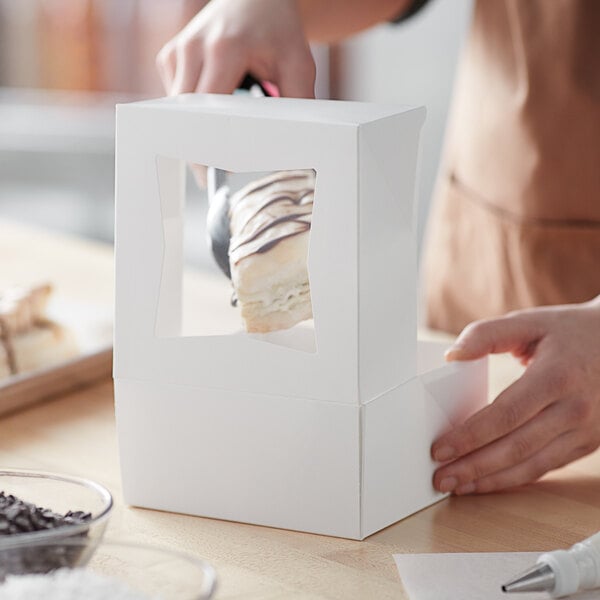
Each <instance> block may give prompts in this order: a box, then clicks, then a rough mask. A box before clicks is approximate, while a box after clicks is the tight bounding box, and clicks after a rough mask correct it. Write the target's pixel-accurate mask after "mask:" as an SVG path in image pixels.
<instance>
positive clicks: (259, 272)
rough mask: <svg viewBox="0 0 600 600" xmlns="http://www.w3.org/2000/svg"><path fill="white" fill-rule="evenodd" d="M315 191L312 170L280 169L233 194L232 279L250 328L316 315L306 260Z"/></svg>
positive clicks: (264, 329) (278, 326) (286, 324)
mask: <svg viewBox="0 0 600 600" xmlns="http://www.w3.org/2000/svg"><path fill="white" fill-rule="evenodd" d="M314 189H315V173H314V171H312V170H307V171H282V172H278V173H275V174H273V175H270V176H268V177H265V178H263V179H260V180H258V181H254V182H252V183H251V184H249V185H247V186H246V187H244V188H243V189H241V190H240V191H239V192H237V193H236V194H235V195H233V196H232V198H231V204H230V212H229V217H230V230H231V241H230V245H229V263H230V268H231V280H232V283H233V287H234V290H235V295H236V297H237V302H238V303H239V306H240V308H241V313H242V318H243V320H244V323H245V326H246V330H247V331H248V332H255V333H266V332H269V331H275V330H279V329H287V328H289V327H293V326H294V325H295V324H296V323H299V322H300V321H303V320H305V319H310V318H312V306H311V299H310V287H309V281H308V269H307V258H308V240H309V235H310V228H311V222H312V208H313V200H314Z"/></svg>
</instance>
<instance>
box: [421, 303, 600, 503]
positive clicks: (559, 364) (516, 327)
mask: <svg viewBox="0 0 600 600" xmlns="http://www.w3.org/2000/svg"><path fill="white" fill-rule="evenodd" d="M501 352H511V353H512V354H513V355H514V356H516V357H517V358H519V359H520V360H521V362H522V363H523V364H524V365H526V370H525V372H524V374H523V375H522V376H521V377H520V378H519V379H518V380H517V381H516V382H515V383H513V384H512V385H511V386H510V387H508V388H507V389H506V390H504V391H503V392H502V393H501V394H500V395H499V396H498V397H497V398H496V400H495V401H494V402H493V403H491V404H490V405H488V406H487V407H485V408H483V409H482V410H480V411H479V412H477V413H476V414H474V415H473V416H471V417H470V418H469V419H468V420H467V421H466V422H465V423H464V424H462V425H458V426H457V427H455V428H454V429H452V430H451V431H449V432H447V433H445V434H444V435H442V436H441V437H440V438H438V439H437V440H436V441H435V442H434V444H433V445H432V448H431V453H432V456H433V458H434V460H436V461H438V462H442V463H444V464H443V465H442V466H441V467H439V468H438V469H437V471H436V473H435V475H434V479H433V483H434V487H435V488H436V489H438V490H440V491H442V492H453V493H455V494H458V495H461V494H470V493H485V492H491V491H495V490H499V489H502V488H507V487H513V486H517V485H521V484H525V483H528V482H531V481H535V480H536V479H538V478H539V477H541V476H542V475H543V474H544V473H546V472H548V471H550V470H552V469H556V468H558V467H561V466H563V465H565V464H567V463H569V462H571V461H573V460H575V459H577V458H579V457H581V456H584V455H585V454H589V453H590V452H592V451H593V450H595V449H596V448H598V446H599V445H600V296H598V298H596V299H595V300H593V301H591V302H588V303H585V304H574V305H565V306H557V307H545V308H538V309H528V310H523V311H518V312H514V313H510V314H508V315H506V316H504V317H501V318H498V319H490V320H484V321H478V322H475V323H472V324H471V325H469V326H467V327H466V328H465V329H464V331H463V332H462V333H461V334H460V336H459V337H458V339H457V341H456V343H455V344H454V346H452V347H451V348H450V349H449V351H448V352H447V355H446V357H447V359H448V360H470V359H476V358H479V357H482V356H484V355H486V354H490V353H501Z"/></svg>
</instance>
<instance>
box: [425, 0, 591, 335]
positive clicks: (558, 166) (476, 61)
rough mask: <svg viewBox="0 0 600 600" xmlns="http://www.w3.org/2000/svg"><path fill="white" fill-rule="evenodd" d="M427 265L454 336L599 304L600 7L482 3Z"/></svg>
mask: <svg viewBox="0 0 600 600" xmlns="http://www.w3.org/2000/svg"><path fill="white" fill-rule="evenodd" d="M427 239H428V243H427V247H426V252H425V258H424V270H423V273H424V285H425V297H426V321H427V324H428V325H429V326H430V327H433V328H436V329H441V330H445V331H450V332H455V333H456V332H458V331H460V330H461V329H462V328H463V327H464V326H465V325H466V324H467V323H469V322H470V321H472V320H474V319H479V318H483V317H491V316H496V315H501V314H503V313H505V312H507V311H510V310H514V309H518V308H525V307H530V306H539V305H546V304H560V303H570V302H581V301H585V300H589V299H591V298H593V297H595V296H596V295H598V294H600V0H477V1H476V3H475V9H474V15H473V23H472V27H471V31H470V34H469V37H468V39H467V42H466V48H465V52H464V56H463V61H462V64H461V67H460V69H459V74H458V78H457V83H456V93H455V99H454V104H453V109H452V113H451V118H450V125H449V129H448V135H447V142H446V151H445V159H444V164H443V167H442V170H441V175H440V180H439V182H438V186H437V190H436V198H435V204H434V208H433V210H432V214H431V218H430V223H429V230H428V236H427Z"/></svg>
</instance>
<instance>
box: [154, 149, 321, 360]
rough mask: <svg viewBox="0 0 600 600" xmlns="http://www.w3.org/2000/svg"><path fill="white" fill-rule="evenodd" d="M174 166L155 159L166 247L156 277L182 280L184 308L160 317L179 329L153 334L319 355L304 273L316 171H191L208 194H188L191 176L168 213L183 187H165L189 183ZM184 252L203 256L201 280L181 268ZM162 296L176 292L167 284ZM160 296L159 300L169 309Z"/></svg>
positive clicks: (176, 306)
mask: <svg viewBox="0 0 600 600" xmlns="http://www.w3.org/2000/svg"><path fill="white" fill-rule="evenodd" d="M173 162H174V161H172V160H171V159H168V158H163V157H159V158H158V160H157V169H158V179H159V193H160V195H161V198H160V200H161V210H162V223H163V239H164V244H165V246H164V254H165V260H163V269H162V277H163V279H165V278H170V277H177V276H178V277H179V278H180V280H181V282H182V283H181V290H178V291H180V294H181V295H180V302H177V301H176V300H175V301H173V299H171V300H172V301H171V306H172V310H171V311H170V312H171V313H172V314H170V315H169V314H166V315H165V311H164V310H163V311H159V316H158V318H161V317H162V318H169V319H171V320H172V321H173V322H174V323H175V322H176V324H175V325H174V326H172V327H170V328H168V329H167V330H168V331H169V333H168V334H167V335H165V333H164V332H165V328H164V327H160V324H159V323H157V328H156V331H157V335H158V336H159V337H177V336H180V337H196V336H220V335H245V336H250V337H252V338H254V339H257V340H260V341H264V342H266V343H272V344H277V345H280V346H285V347H288V348H292V349H295V350H299V351H304V352H312V353H314V352H316V350H317V343H316V336H315V328H314V320H313V315H312V303H311V294H310V281H309V269H308V255H309V244H310V233H311V227H312V215H313V205H314V198H315V183H316V172H315V171H314V170H313V169H290V170H279V171H267V172H260V173H257V172H253V173H233V172H230V171H224V170H221V169H218V168H215V167H207V166H203V165H192V166H191V170H192V172H193V173H194V176H195V179H196V180H198V181H201V182H202V184H205V185H206V197H199V196H198V194H197V193H193V192H194V191H195V189H194V187H193V186H194V184H190V180H189V179H188V181H187V186H186V185H185V183H183V184H182V187H185V188H187V191H186V193H182V194H180V195H181V200H180V201H181V202H182V204H183V205H182V206H179V207H178V210H177V209H176V210H174V200H173V198H167V197H165V196H166V195H167V194H172V193H173V190H174V189H180V190H181V188H177V187H173V186H172V185H166V184H165V180H168V179H169V178H172V177H174V176H175V177H176V176H179V177H182V179H184V181H185V175H184V174H182V171H183V170H184V168H185V167H184V166H183V165H178V166H179V168H180V169H181V170H180V171H179V173H177V172H176V170H174V169H173ZM177 162H178V163H179V162H180V161H177ZM190 253H192V254H193V255H195V256H196V257H198V255H201V258H200V261H199V262H201V264H202V270H203V272H202V276H201V277H198V274H197V273H195V272H194V271H193V270H191V269H188V268H187V267H184V266H183V256H184V254H185V255H189V254H190ZM196 262H198V261H196ZM172 270H176V271H177V270H181V272H180V273H179V274H177V273H173V272H169V271H172ZM161 289H162V290H166V289H169V292H168V293H171V294H172V290H171V288H170V287H169V286H165V285H162V286H161ZM163 293H167V292H166V291H165V292H163V291H161V298H159V303H160V302H161V301H163V300H165V302H166V299H164V298H162V296H163ZM167 313H168V311H167ZM173 313H178V314H173ZM176 331H178V332H179V333H178V334H175V333H174V332H176Z"/></svg>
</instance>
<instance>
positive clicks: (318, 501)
mask: <svg viewBox="0 0 600 600" xmlns="http://www.w3.org/2000/svg"><path fill="white" fill-rule="evenodd" d="M424 117H425V110H424V109H423V108H408V107H403V106H389V105H374V104H364V103H354V102H335V101H315V100H295V99H281V98H251V97H240V96H220V95H184V96H180V97H177V98H167V99H160V100H151V101H145V102H138V103H133V104H126V105H120V106H118V109H117V176H116V195H117V209H116V210H117V217H116V218H117V224H116V233H117V237H116V323H115V359H114V379H115V396H116V413H117V426H118V436H119V447H120V458H121V469H122V477H123V492H124V497H125V501H126V502H127V503H129V504H131V505H135V506H142V507H149V508H154V509H162V510H167V511H175V512H181V513H188V514H193V515H201V516H206V517H212V518H218V519H227V520H233V521H241V522H246V523H255V524H260V525H268V526H273V527H281V528H286V529H293V530H301V531H307V532H314V533H319V534H326V535H333V536H341V537H346V538H354V539H363V538H365V537H366V536H368V535H370V534H372V533H374V532H376V531H378V530H380V529H382V528H384V527H386V526H388V525H390V524H392V523H394V522H396V521H398V520H400V519H402V518H404V517H406V516H408V515H410V514H411V513H414V512H416V511H418V510H420V509H422V508H424V507H426V506H428V505H430V504H432V503H434V502H436V501H437V500H439V499H440V498H441V497H442V496H441V495H440V494H438V493H436V492H435V491H434V489H433V488H432V484H431V480H432V474H433V471H434V468H435V465H434V463H433V462H432V461H431V459H430V455H429V448H430V445H431V442H432V441H433V439H434V438H435V437H436V436H437V435H438V434H439V433H440V432H441V431H442V430H444V429H446V428H448V427H449V426H450V424H451V423H454V422H457V421H460V420H462V419H464V418H465V417H466V416H467V415H469V414H471V413H472V412H474V411H475V410H476V409H478V408H479V407H481V406H482V405H483V404H484V403H485V402H486V395H487V365H486V363H485V361H477V362H474V363H466V364H449V365H444V362H443V358H442V354H443V348H442V347H439V346H437V345H432V344H424V343H417V308H416V297H417V293H416V281H417V257H416V235H415V231H416V228H415V222H416V208H415V201H414V198H415V176H416V175H415V174H416V168H417V157H418V146H419V135H420V130H421V127H422V124H423V121H424ZM186 162H189V163H199V164H202V165H211V166H214V167H218V168H220V169H223V170H227V171H231V172H266V171H283V170H291V169H314V171H315V172H316V186H315V192H314V197H315V201H314V210H313V220H312V228H311V232H310V246H309V255H308V273H309V276H310V291H311V298H312V310H313V315H314V337H315V343H316V347H315V348H313V349H312V350H313V351H306V349H305V348H303V347H302V345H301V344H298V345H296V343H295V337H294V336H295V335H296V334H295V333H294V329H296V328H292V329H291V330H289V332H288V337H287V338H285V340H284V341H283V342H281V341H280V340H279V341H278V339H277V338H275V337H273V338H272V339H271V338H270V337H269V334H259V335H256V334H247V333H245V332H243V331H241V332H239V333H235V334H231V333H227V334H223V335H198V336H187V337H184V336H182V335H181V333H182V332H181V319H182V316H181V310H182V309H181V305H182V292H181V289H182V262H183V259H182V255H183V253H182V236H183V234H182V232H183V219H184V177H183V173H184V168H185V167H184V165H185V163H186ZM199 309H200V308H199ZM240 329H241V328H240ZM298 339H300V338H298ZM274 342H275V343H274Z"/></svg>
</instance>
